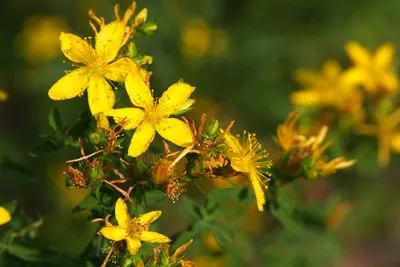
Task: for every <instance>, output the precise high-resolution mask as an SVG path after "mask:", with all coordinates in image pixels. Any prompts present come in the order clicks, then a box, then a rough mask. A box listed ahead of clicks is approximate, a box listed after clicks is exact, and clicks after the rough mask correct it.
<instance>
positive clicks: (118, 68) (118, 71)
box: [104, 57, 140, 82]
mask: <svg viewBox="0 0 400 267" xmlns="http://www.w3.org/2000/svg"><path fill="white" fill-rule="evenodd" d="M131 71H132V72H135V73H140V72H139V66H138V64H137V63H136V62H135V61H133V60H132V59H130V58H128V57H123V58H120V59H118V60H117V61H115V62H113V63H110V64H108V65H107V66H106V72H105V74H104V76H106V78H107V79H109V80H111V81H116V82H125V79H126V76H127V75H128V73H129V72H131Z"/></svg>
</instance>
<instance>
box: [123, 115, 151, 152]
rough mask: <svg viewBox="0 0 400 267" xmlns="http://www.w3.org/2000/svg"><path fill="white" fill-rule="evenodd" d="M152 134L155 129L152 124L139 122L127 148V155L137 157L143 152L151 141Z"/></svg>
mask: <svg viewBox="0 0 400 267" xmlns="http://www.w3.org/2000/svg"><path fill="white" fill-rule="evenodd" d="M154 135H155V131H154V127H153V125H152V124H150V123H148V122H146V121H144V122H143V123H141V124H140V125H139V126H138V127H137V128H136V131H135V133H134V134H133V137H132V140H131V144H130V145H129V149H128V155H129V156H131V157H138V156H140V155H141V154H143V153H144V152H145V151H146V150H147V148H148V147H149V146H150V143H151V142H152V141H153V139H154Z"/></svg>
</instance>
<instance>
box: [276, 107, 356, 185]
mask: <svg viewBox="0 0 400 267" xmlns="http://www.w3.org/2000/svg"><path fill="white" fill-rule="evenodd" d="M298 119H299V115H298V114H296V113H294V112H291V113H290V114H289V115H288V117H287V119H286V120H285V122H284V123H283V124H281V125H279V126H278V128H277V137H278V142H279V144H280V146H281V147H282V149H283V151H284V152H285V153H289V156H288V157H287V160H288V161H287V164H286V168H285V171H289V172H293V173H296V172H297V171H298V169H299V168H300V167H301V163H302V162H303V161H304V160H305V159H307V158H310V159H311V162H310V164H311V165H310V166H308V167H310V169H308V170H307V175H308V177H309V178H311V179H315V178H317V177H318V176H320V175H322V176H324V175H328V174H332V173H335V172H336V171H337V170H338V169H344V168H348V167H350V166H352V165H354V164H355V163H356V160H349V161H347V160H346V159H345V158H344V157H338V158H335V159H333V160H331V161H328V160H327V156H326V155H323V153H324V152H325V151H326V149H327V148H328V147H329V146H330V145H331V144H332V143H333V142H332V140H330V141H328V142H325V143H324V140H325V137H326V135H327V133H328V127H327V126H323V127H321V129H320V130H319V132H318V134H317V135H315V136H310V137H306V136H304V135H301V134H298V133H297V129H296V127H295V126H296V122H297V120H298Z"/></svg>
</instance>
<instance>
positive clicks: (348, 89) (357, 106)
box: [290, 60, 363, 117]
mask: <svg viewBox="0 0 400 267" xmlns="http://www.w3.org/2000/svg"><path fill="white" fill-rule="evenodd" d="M357 78H358V77H357V76H356V75H355V73H354V72H349V71H342V69H341V67H340V65H339V62H337V61H335V60H328V61H326V62H325V63H324V65H323V66H322V71H321V72H318V71H314V70H309V69H300V70H298V71H297V72H296V73H295V79H296V80H297V81H298V82H299V83H300V84H301V85H302V86H303V88H304V89H302V90H299V91H296V92H293V93H291V94H290V101H291V102H292V103H293V104H294V105H296V106H306V107H329V108H334V109H336V110H338V111H339V112H341V113H345V114H349V113H351V114H354V112H358V113H360V112H362V109H361V107H362V101H363V96H362V93H361V92H360V91H359V90H358V88H357V87H356V81H357ZM357 115H358V116H359V117H360V116H362V115H361V114H357Z"/></svg>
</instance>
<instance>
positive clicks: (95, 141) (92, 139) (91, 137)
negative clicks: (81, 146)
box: [89, 132, 101, 145]
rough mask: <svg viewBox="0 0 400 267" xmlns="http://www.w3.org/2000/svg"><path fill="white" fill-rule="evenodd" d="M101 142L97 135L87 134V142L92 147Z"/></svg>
mask: <svg viewBox="0 0 400 267" xmlns="http://www.w3.org/2000/svg"><path fill="white" fill-rule="evenodd" d="M100 141H101V136H100V134H98V133H93V132H92V133H90V134H89V142H90V143H92V144H93V145H97V144H98V143H100Z"/></svg>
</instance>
